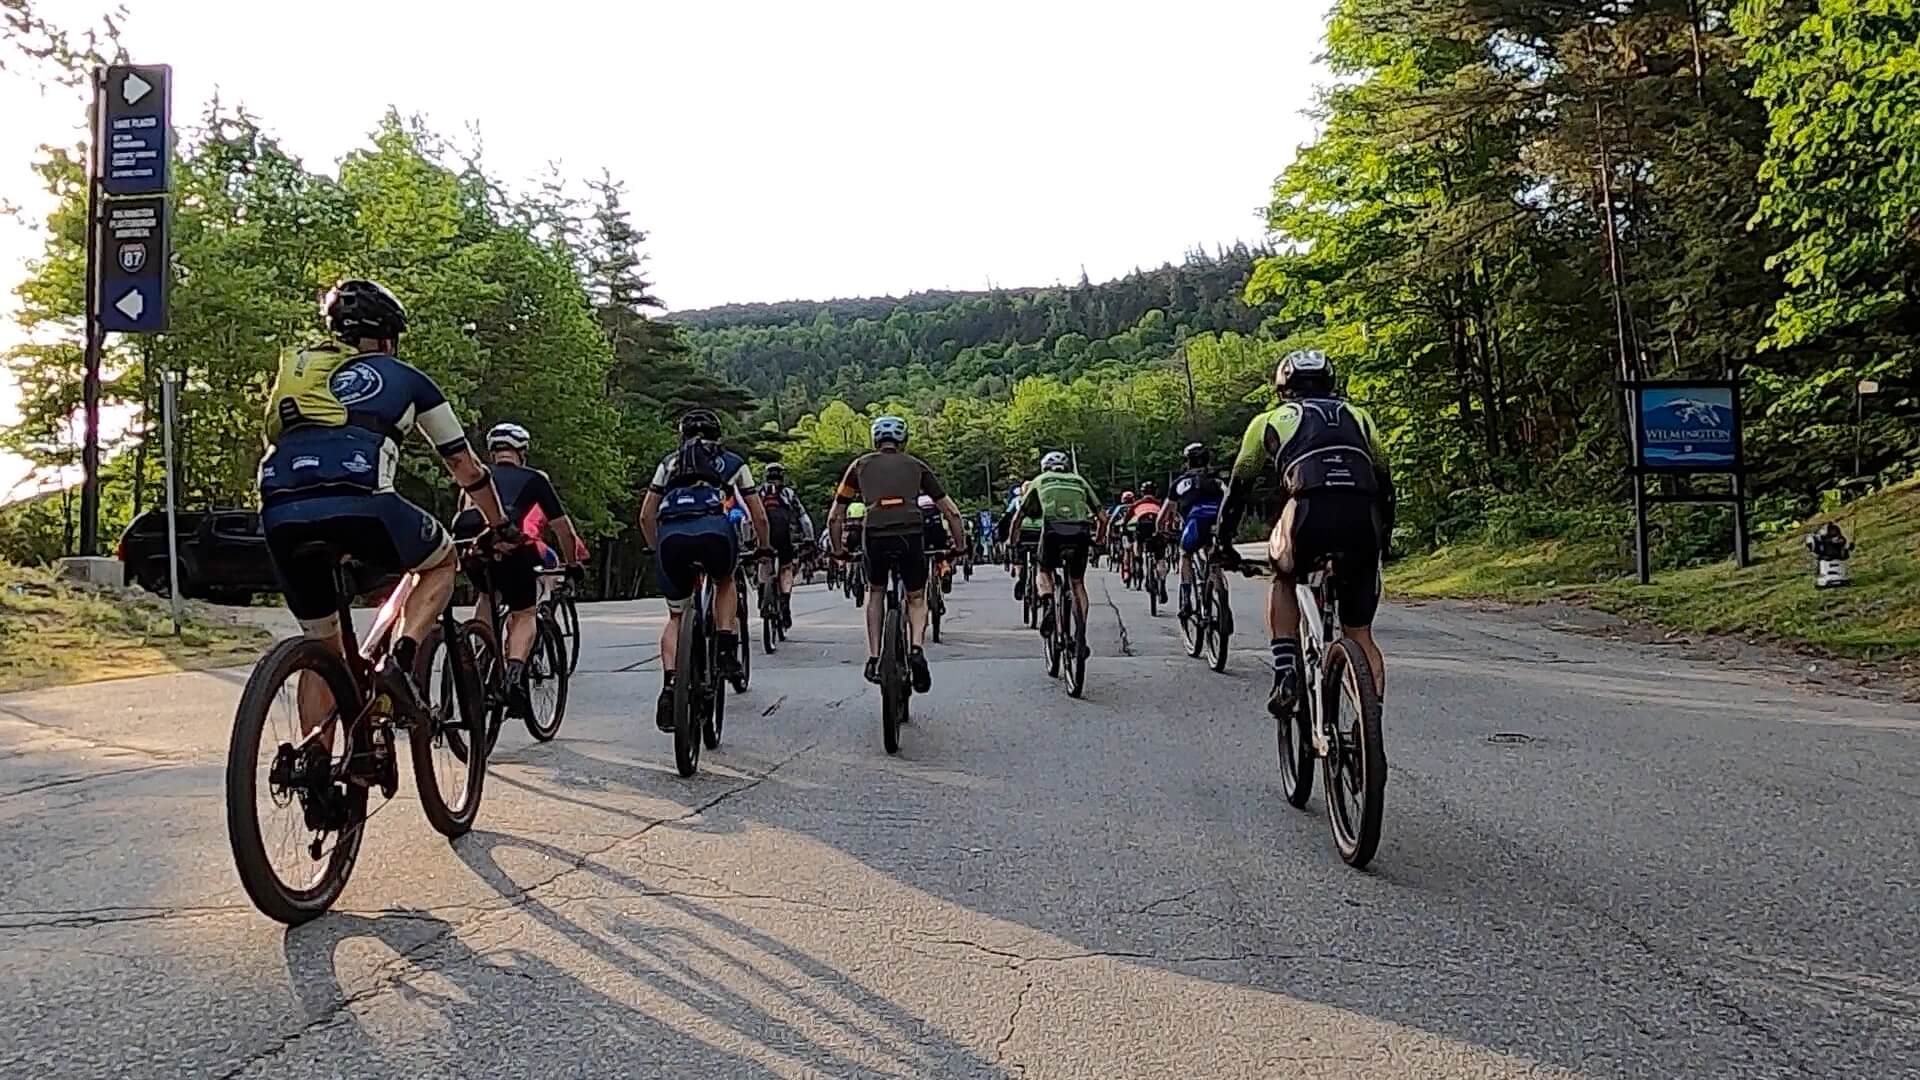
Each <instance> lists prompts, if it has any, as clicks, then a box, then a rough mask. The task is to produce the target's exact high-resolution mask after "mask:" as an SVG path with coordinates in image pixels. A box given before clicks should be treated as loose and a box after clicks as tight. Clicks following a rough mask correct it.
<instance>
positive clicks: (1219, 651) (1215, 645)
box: [1206, 584, 1233, 671]
mask: <svg viewBox="0 0 1920 1080" xmlns="http://www.w3.org/2000/svg"><path fill="white" fill-rule="evenodd" d="M1208 591H1209V592H1210V593H1212V594H1213V600H1212V601H1211V602H1210V604H1209V605H1208V606H1209V607H1211V608H1212V613H1213V617H1212V618H1211V619H1208V620H1207V635H1206V636H1207V664H1208V666H1210V667H1212V668H1213V670H1215V671H1225V670H1227V657H1228V656H1229V655H1231V653H1232V649H1231V647H1230V646H1229V645H1228V640H1229V638H1230V637H1231V635H1232V634H1233V609H1232V608H1230V607H1229V606H1228V600H1227V589H1226V586H1224V585H1218V584H1215V585H1210V586H1208Z"/></svg>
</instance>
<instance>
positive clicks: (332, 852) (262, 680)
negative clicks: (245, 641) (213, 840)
mask: <svg viewBox="0 0 1920 1080" xmlns="http://www.w3.org/2000/svg"><path fill="white" fill-rule="evenodd" d="M303 673H311V674H310V675H307V677H309V678H317V679H320V680H322V682H324V683H325V685H326V688H327V690H328V692H329V693H331V694H332V695H333V699H334V701H335V702H347V703H348V704H349V710H348V711H350V712H353V713H356V714H357V713H358V712H359V705H358V701H359V694H358V691H357V690H355V688H354V685H353V678H352V676H351V675H349V674H348V673H347V668H346V665H345V664H344V663H343V662H342V661H341V660H340V658H339V657H338V656H335V655H334V654H333V652H332V651H330V650H329V649H328V648H327V647H326V646H325V645H324V644H322V643H320V642H318V641H312V640H309V639H306V638H287V639H286V640H284V641H281V642H279V643H278V644H276V645H274V646H273V648H271V649H269V650H267V654H266V655H265V656H262V657H261V658H260V661H259V663H257V664H255V665H254V667H253V674H252V675H250V676H248V678H247V686H246V689H245V690H244V691H242V692H241V695H240V705H239V707H238V708H237V709H235V710H234V715H233V735H232V739H231V741H230V742H229V743H228V745H227V792H226V795H227V841H228V844H229V846H231V848H232V849H233V863H234V869H236V870H237V871H239V874H240V885H241V887H242V888H243V889H245V890H246V893H247V897H248V898H249V899H251V900H252V901H253V905H254V907H257V908H259V909H260V912H261V913H262V914H264V915H266V916H267V917H268V918H270V919H273V920H275V921H277V922H282V923H286V924H287V925H289V926H297V925H299V924H300V923H303V922H307V921H308V920H310V919H314V918H316V917H318V916H319V915H321V914H322V913H324V912H325V911H326V910H327V909H328V908H330V907H332V906H333V903H334V901H335V900H337V899H339V897H340V892H341V890H343V889H345V888H346V887H347V879H348V878H349V877H350V876H352V874H353V865H354V861H355V860H356V859H357V858H358V857H359V853H360V841H361V838H362V836H363V835H364V833H365V830H364V828H363V827H362V826H364V825H365V823H366V819H367V789H366V788H364V787H361V786H359V785H357V784H340V783H328V784H327V786H326V788H325V789H324V790H325V791H326V792H327V794H328V796H329V797H330V798H331V799H332V800H334V801H333V803H332V812H333V813H334V814H335V815H336V818H335V820H337V821H339V822H341V825H342V827H340V828H335V829H326V828H322V829H313V828H311V827H310V826H309V825H308V819H309V817H310V815H308V814H307V813H306V808H307V794H306V792H303V791H299V790H295V789H292V788H290V787H288V786H286V785H284V784H275V782H274V780H275V777H274V776H273V774H274V773H275V772H277V771H279V770H280V767H281V764H282V761H283V760H286V761H287V762H288V763H289V764H290V763H291V758H290V755H292V754H294V753H295V752H296V751H295V750H294V746H295V745H296V744H299V743H300V742H301V741H302V740H301V733H300V715H299V706H298V689H297V688H298V685H299V681H300V679H301V678H302V675H303ZM339 715H340V714H339V711H338V710H337V709H336V711H335V713H334V715H333V716H332V717H330V718H329V719H328V721H327V726H328V728H330V729H331V730H332V732H333V736H334V741H335V742H336V743H338V744H343V745H341V746H339V748H338V749H337V750H336V751H335V752H333V753H330V754H329V753H327V752H325V751H324V750H318V749H317V748H316V751H315V757H316V758H317V759H324V760H325V763H326V765H327V767H329V768H330V769H331V768H338V767H339V765H340V764H341V763H343V762H344V761H346V760H347V758H348V756H349V755H350V754H351V753H352V747H351V746H348V745H344V744H346V743H347V742H348V741H349V737H350V733H349V732H348V731H347V730H346V728H345V725H343V724H341V723H340V719H339ZM283 746H285V747H286V750H285V751H283V750H282V749H281V748H282V747H283ZM263 749H264V750H265V751H266V752H267V760H266V762H265V763H264V764H266V765H267V767H266V768H264V769H263V768H262V767H261V766H262V764H263V762H262V761H261V751H262V750H263ZM263 779H265V780H266V784H265V785H264V786H265V787H266V788H267V789H268V791H267V794H268V804H269V805H270V806H271V807H272V808H273V809H275V810H278V811H280V812H282V813H283V814H285V813H291V814H292V815H293V820H291V821H288V822H280V823H278V825H279V827H275V828H271V829H268V830H266V832H265V833H263V831H262V830H261V827H260V817H259V811H260V809H261V799H260V795H261V790H260V789H261V787H262V786H263V785H262V783H261V781H262V780H263ZM267 834H273V835H275V836H277V837H278V838H279V840H280V841H281V842H280V843H278V844H276V848H277V849H279V850H277V851H272V852H270V851H268V850H267V846H266V839H265V836H266V835H267ZM329 836H331V838H332V841H333V844H332V847H331V848H329V847H326V846H325V845H326V842H327V839H328V838H329ZM288 841H292V843H288ZM276 863H279V864H280V865H281V866H283V867H286V868H287V869H289V870H290V871H292V875H293V876H295V877H296V880H295V882H294V883H291V884H290V883H289V882H288V881H287V880H286V877H283V876H282V873H281V871H280V870H279V869H276V865H275V864H276Z"/></svg>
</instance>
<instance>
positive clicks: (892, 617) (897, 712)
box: [880, 608, 907, 754]
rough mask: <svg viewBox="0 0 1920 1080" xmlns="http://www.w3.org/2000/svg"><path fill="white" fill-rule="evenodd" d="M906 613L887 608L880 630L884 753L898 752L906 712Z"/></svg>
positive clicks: (882, 741)
mask: <svg viewBox="0 0 1920 1080" xmlns="http://www.w3.org/2000/svg"><path fill="white" fill-rule="evenodd" d="M905 620H906V614H905V613H904V612H902V611H901V610H900V609H898V608H890V609H889V610H888V611H887V617H886V621H885V622H884V623H883V625H882V626H881V629H880V742H881V745H883V746H885V747H886V749H887V753H889V754H897V753H899V752H900V725H901V724H902V723H904V722H905V720H906V713H907V658H906V656H905V645H904V643H905V641H906V639H907V628H906V621H905Z"/></svg>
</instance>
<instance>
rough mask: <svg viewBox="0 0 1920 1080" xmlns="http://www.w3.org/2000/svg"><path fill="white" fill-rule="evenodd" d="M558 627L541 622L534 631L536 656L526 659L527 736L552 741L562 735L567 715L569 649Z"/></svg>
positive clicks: (554, 624) (555, 624)
mask: <svg viewBox="0 0 1920 1080" xmlns="http://www.w3.org/2000/svg"><path fill="white" fill-rule="evenodd" d="M563 640H564V638H563V632H562V631H561V629H560V627H559V624H557V623H555V622H553V621H551V620H548V619H541V620H540V622H539V623H538V624H537V626H536V628H535V630H534V636H533V654H532V655H531V656H529V657H527V701H528V703H529V704H531V705H532V706H533V707H532V708H531V709H528V710H527V734H529V735H532V736H533V737H534V738H535V739H537V740H539V741H540V742H550V741H552V739H553V737H554V736H555V735H558V734H560V721H562V720H564V719H566V716H567V687H568V684H569V683H570V682H571V681H572V680H571V679H569V678H568V676H567V647H566V645H565V644H564V643H563Z"/></svg>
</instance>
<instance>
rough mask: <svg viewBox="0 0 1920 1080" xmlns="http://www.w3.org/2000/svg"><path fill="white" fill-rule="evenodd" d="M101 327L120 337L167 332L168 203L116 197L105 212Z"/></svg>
mask: <svg viewBox="0 0 1920 1080" xmlns="http://www.w3.org/2000/svg"><path fill="white" fill-rule="evenodd" d="M102 218H103V220H102V221H101V223H100V250H99V252H97V253H96V258H97V259H98V263H97V265H98V266H99V268H100V288H99V289H98V291H97V292H96V294H95V295H96V296H97V297H98V298H99V305H100V310H99V312H98V313H97V317H98V318H99V320H100V329H102V330H105V331H108V332H110V333H120V334H157V333H160V332H162V331H164V330H166V328H167V278H168V277H169V276H170V275H169V273H168V264H169V263H170V261H171V255H170V253H169V252H168V250H167V200H166V198H165V197H163V196H159V195H150V196H148V197H146V198H142V199H110V200H108V201H107V203H106V205H105V207H104V208H103V211H102Z"/></svg>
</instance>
